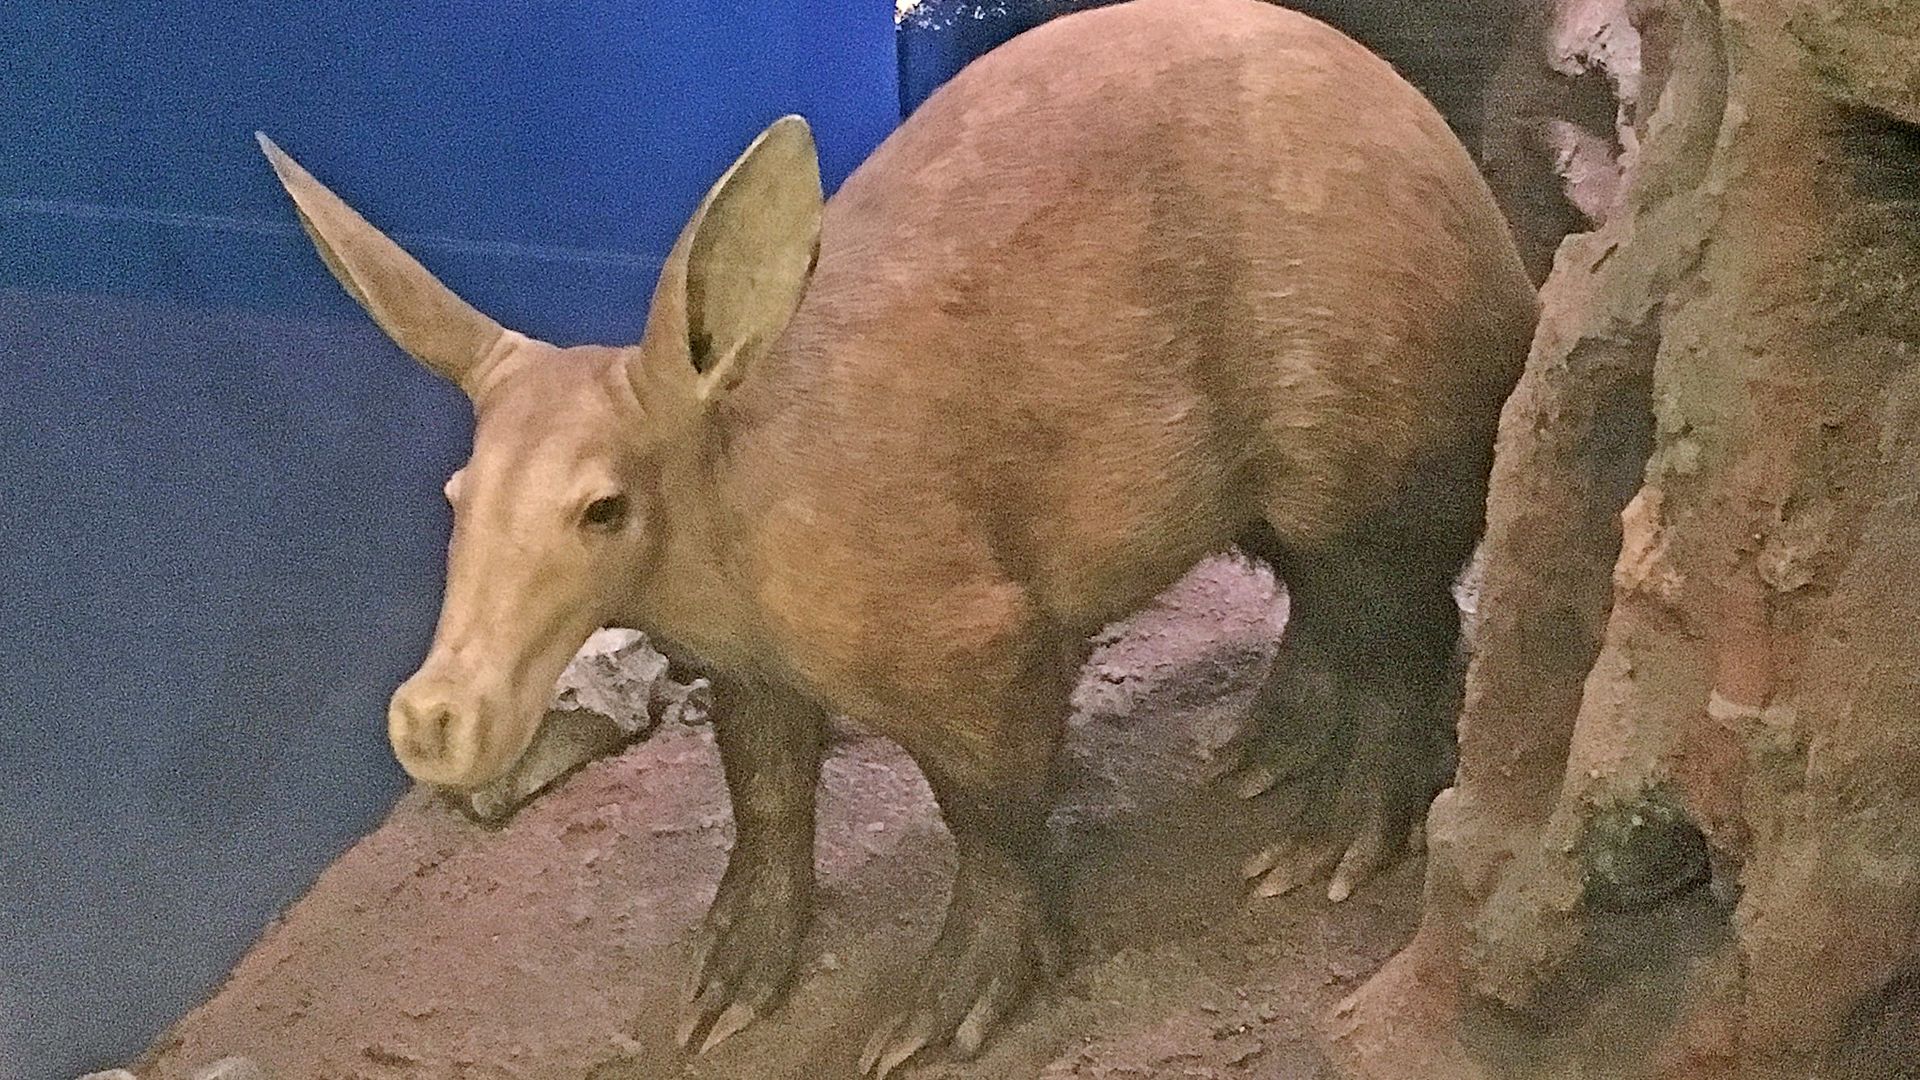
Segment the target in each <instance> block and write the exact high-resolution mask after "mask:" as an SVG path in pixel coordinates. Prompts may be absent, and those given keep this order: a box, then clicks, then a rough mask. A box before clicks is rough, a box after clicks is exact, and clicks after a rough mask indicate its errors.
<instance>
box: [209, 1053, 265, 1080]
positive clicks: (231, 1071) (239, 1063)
mask: <svg viewBox="0 0 1920 1080" xmlns="http://www.w3.org/2000/svg"><path fill="white" fill-rule="evenodd" d="M193 1080H269V1078H268V1076H267V1071H266V1070H265V1069H262V1068H261V1067H260V1066H259V1064H257V1063H256V1062H255V1061H254V1060H253V1059H252V1058H245V1057H238V1056H235V1057H223V1058H221V1059H220V1060H219V1061H216V1062H214V1063H213V1064H211V1065H209V1066H207V1067H206V1068H204V1069H201V1070H200V1071H199V1072H197V1073H194V1074H193Z"/></svg>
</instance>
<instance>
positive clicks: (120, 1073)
mask: <svg viewBox="0 0 1920 1080" xmlns="http://www.w3.org/2000/svg"><path fill="white" fill-rule="evenodd" d="M80 1080H140V1078H139V1077H137V1076H135V1075H133V1074H132V1073H130V1072H128V1071H127V1070H125V1069H102V1070H100V1071H99V1072H90V1073H88V1074H87V1075H85V1076H83V1077H81V1078H80Z"/></svg>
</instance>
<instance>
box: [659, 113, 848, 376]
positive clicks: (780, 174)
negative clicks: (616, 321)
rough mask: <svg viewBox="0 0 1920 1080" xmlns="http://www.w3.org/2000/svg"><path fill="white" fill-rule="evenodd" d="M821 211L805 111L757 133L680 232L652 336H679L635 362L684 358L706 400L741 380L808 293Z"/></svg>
mask: <svg viewBox="0 0 1920 1080" xmlns="http://www.w3.org/2000/svg"><path fill="white" fill-rule="evenodd" d="M823 209H824V199H823V197H822V195H821V191H820V161H819V157H818V155H817V153H816V151H815V149H814V144H813V132H812V131H811V130H810V129H808V127H807V122H806V121H805V120H804V119H802V118H800V117H798V116H787V117H783V118H781V119H780V120H777V121H775V122H774V123H773V125H772V126H771V127H769V128H767V130H765V131H763V132H761V133H760V136H759V137H758V138H756V139H754V140H753V145H751V146H749V147H747V149H746V151H745V152H744V153H742V154H741V155H740V158H739V160H738V161H735V162H734V163H733V165H732V167H731V168H729V169H727V171H726V173H725V174H724V175H722V176H721V177H720V179H719V180H718V181H717V182H716V183H715V184H714V185H713V189H712V190H711V191H709V192H707V197H706V199H705V200H704V201H702V202H701V204H700V208H699V209H698V210H696V211H694V214H693V218H692V220H690V221H688V222H687V225H686V228H684V229H682V230H681V232H680V239H679V240H678V241H677V242H676V243H675V244H674V247H673V254H672V255H670V256H669V257H668V258H667V263H666V266H665V267H664V268H663V269H662V270H661V273H660V285H659V288H658V289H656V290H655V293H654V309H655V311H654V314H655V316H656V317H655V318H653V319H650V320H649V324H650V325H649V327H648V336H649V337H653V336H655V335H656V334H664V335H668V336H672V337H676V338H681V340H680V341H673V342H662V343H660V344H662V345H665V346H666V348H665V349H663V350H661V351H659V352H656V351H655V350H654V349H652V348H648V349H645V350H638V351H636V354H635V356H636V360H635V362H641V361H640V360H639V357H641V356H645V355H651V356H652V357H653V359H652V360H651V361H649V362H652V363H672V362H673V361H672V360H671V359H670V358H671V357H673V356H676V355H679V356H684V357H685V359H686V362H687V363H689V364H691V365H692V368H693V372H694V374H695V376H696V377H695V379H694V382H693V387H694V395H695V397H696V398H698V399H699V400H702V401H705V400H708V399H710V398H712V397H714V396H715V395H717V394H719V393H722V392H724V391H725V390H727V389H729V388H731V387H733V386H734V385H736V384H737V383H738V382H739V381H740V379H741V378H742V377H743V376H744V375H745V374H746V372H747V371H748V370H749V369H751V367H752V365H753V361H754V360H756V359H758V358H759V356H761V355H762V354H763V353H765V352H766V350H767V348H768V347H769V346H771V345H772V344H773V342H774V339H776V338H778V337H779V336H780V332H781V331H782V330H784V329H785V328H786V325H787V321H788V320H789V319H791V318H792V317H793V312H794V309H796V308H797V307H799V306H800V298H801V297H802V296H804V295H805V294H806V291H807V283H808V282H809V281H810V280H812V277H813V266H814V260H815V259H816V258H817V257H818V255H819V253H820V217H821V213H822V211H823ZM682 335H684V336H683V337H682ZM683 343H684V352H682V344H683ZM649 344H651V343H649ZM656 374H657V373H656ZM634 375H635V377H636V382H638V381H639V379H640V378H641V377H642V376H641V373H639V372H635V373H634Z"/></svg>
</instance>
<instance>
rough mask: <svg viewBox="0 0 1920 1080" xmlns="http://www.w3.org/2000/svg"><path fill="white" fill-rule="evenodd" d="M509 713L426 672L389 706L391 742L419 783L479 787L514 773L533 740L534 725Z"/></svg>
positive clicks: (398, 692) (399, 692) (400, 691)
mask: <svg viewBox="0 0 1920 1080" xmlns="http://www.w3.org/2000/svg"><path fill="white" fill-rule="evenodd" d="M510 712H511V710H507V709H502V708H499V707H498V706H492V705H491V704H490V703H489V701H488V700H487V699H486V698H485V697H484V696H482V695H480V694H476V693H473V692H472V691H470V690H467V689H465V688H463V687H462V686H460V685H459V684H457V683H454V682H451V681H448V680H446V679H443V678H437V677H434V676H430V675H428V674H427V673H426V672H425V671H422V672H421V673H420V674H417V675H415V676H414V677H413V678H411V679H408V680H407V681H406V682H405V683H403V684H401V686H400V689H398V690H396V691H394V694H393V701H392V703H391V704H389V705H388V707H387V738H388V739H389V740H390V741H391V742H392V743H393V753H394V756H395V757H397V758H399V759H400V765H401V766H402V767H403V768H405V769H406V770H407V773H408V774H409V775H411V776H412V777H413V778H414V779H416V780H420V781H422V782H425V783H429V784H437V785H440V786H443V787H452V788H473V787H479V786H481V785H482V784H486V783H488V782H490V781H492V780H494V779H496V778H498V777H499V776H500V775H501V774H503V773H505V772H506V771H507V770H508V769H510V768H512V767H513V763H514V762H515V761H517V760H518V759H519V757H520V755H521V754H522V753H523V752H524V751H525V750H526V746H527V743H529V742H530V741H532V739H531V736H532V734H533V732H532V728H533V727H534V724H532V723H524V724H523V723H521V722H520V721H521V719H522V718H519V717H515V716H511V715H510ZM536 719H537V718H536ZM523 728H524V730H523Z"/></svg>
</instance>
